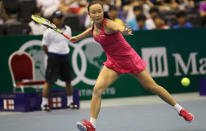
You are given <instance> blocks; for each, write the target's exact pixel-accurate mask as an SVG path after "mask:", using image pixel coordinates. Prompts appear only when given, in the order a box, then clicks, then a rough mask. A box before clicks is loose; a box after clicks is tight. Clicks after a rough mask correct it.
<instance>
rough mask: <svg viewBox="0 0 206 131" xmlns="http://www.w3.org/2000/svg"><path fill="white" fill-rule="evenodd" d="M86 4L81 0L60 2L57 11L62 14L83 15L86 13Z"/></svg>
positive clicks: (61, 0) (62, 0) (63, 0)
mask: <svg viewBox="0 0 206 131" xmlns="http://www.w3.org/2000/svg"><path fill="white" fill-rule="evenodd" d="M86 6H87V2H83V1H81V0H60V5H59V7H58V9H59V10H60V11H61V12H63V13H64V14H67V13H72V14H76V15H84V14H86V13H87V8H86Z"/></svg>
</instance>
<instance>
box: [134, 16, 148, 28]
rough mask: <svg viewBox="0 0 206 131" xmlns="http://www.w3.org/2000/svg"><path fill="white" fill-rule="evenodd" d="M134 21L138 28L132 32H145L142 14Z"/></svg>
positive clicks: (144, 19)
mask: <svg viewBox="0 0 206 131" xmlns="http://www.w3.org/2000/svg"><path fill="white" fill-rule="evenodd" d="M136 20H137V25H138V27H137V28H136V29H135V30H134V31H136V30H147V27H146V25H145V21H146V17H145V15H143V14H140V15H138V16H137V18H136Z"/></svg>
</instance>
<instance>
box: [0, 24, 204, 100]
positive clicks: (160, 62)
mask: <svg viewBox="0 0 206 131" xmlns="http://www.w3.org/2000/svg"><path fill="white" fill-rule="evenodd" d="M205 34H206V28H194V29H176V30H154V31H138V32H134V35H133V36H127V37H125V38H126V39H127V41H128V42H129V43H130V44H131V46H132V47H133V48H134V49H135V50H136V51H137V52H138V54H139V55H140V56H142V58H143V59H144V60H145V61H146V62H147V63H148V66H147V69H148V71H149V72H150V73H151V75H152V76H153V78H154V79H155V81H156V82H157V83H159V84H160V85H162V86H163V87H165V88H166V89H167V90H168V91H169V92H171V93H182V92H196V91H198V81H199V79H200V78H205V77H206V75H205V74H206V41H205ZM41 39H42V36H4V37H0V43H1V51H0V60H1V64H0V69H1V75H0V77H1V79H0V82H1V86H0V92H11V91H12V88H13V87H12V80H11V75H10V72H9V67H8V59H9V56H10V55H11V54H12V53H13V52H15V51H26V52H28V53H29V54H30V55H31V56H32V58H33V60H34V61H35V73H36V79H44V71H45V66H46V56H45V55H44V53H43V51H42V49H41ZM70 49H71V51H70V55H69V56H70V60H71V64H72V67H73V69H74V80H73V81H72V85H73V87H74V88H78V89H80V95H81V99H90V98H91V94H92V89H93V86H94V83H95V79H96V77H97V75H98V73H99V71H100V70H101V67H102V62H104V61H105V60H106V57H105V54H104V52H103V50H102V49H101V47H100V46H99V45H98V43H96V42H95V41H94V40H93V38H91V37H90V38H86V39H84V40H82V41H80V42H79V43H77V44H75V45H70ZM185 76H186V77H189V78H190V79H191V84H190V86H189V87H183V86H181V84H180V81H181V79H182V77H185ZM63 86H64V83H63V82H62V81H61V80H58V81H57V83H55V84H54V85H53V86H52V87H53V88H62V87H63ZM27 91H33V90H30V89H29V90H27ZM150 94H151V93H150V92H148V91H146V90H145V89H143V88H142V86H141V85H140V84H139V83H138V81H137V80H135V79H134V78H132V77H131V76H130V75H128V74H125V75H123V76H121V77H120V78H119V79H118V80H117V81H116V82H115V83H114V84H112V85H111V86H110V87H109V88H108V89H107V90H106V91H105V93H104V94H103V97H104V98H113V97H128V96H140V95H150Z"/></svg>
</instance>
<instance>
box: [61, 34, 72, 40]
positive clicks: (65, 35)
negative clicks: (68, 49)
mask: <svg viewBox="0 0 206 131" xmlns="http://www.w3.org/2000/svg"><path fill="white" fill-rule="evenodd" d="M63 36H64V37H66V38H67V39H69V40H70V39H71V37H70V36H68V35H67V34H63Z"/></svg>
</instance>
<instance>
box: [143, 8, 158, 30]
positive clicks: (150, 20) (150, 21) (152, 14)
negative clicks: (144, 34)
mask: <svg viewBox="0 0 206 131" xmlns="http://www.w3.org/2000/svg"><path fill="white" fill-rule="evenodd" d="M149 13H150V17H149V18H148V19H147V20H146V25H147V28H148V30H151V29H154V28H155V23H154V20H153V19H154V17H155V16H157V15H158V14H159V10H158V8H156V7H153V8H151V9H150V10H149Z"/></svg>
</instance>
